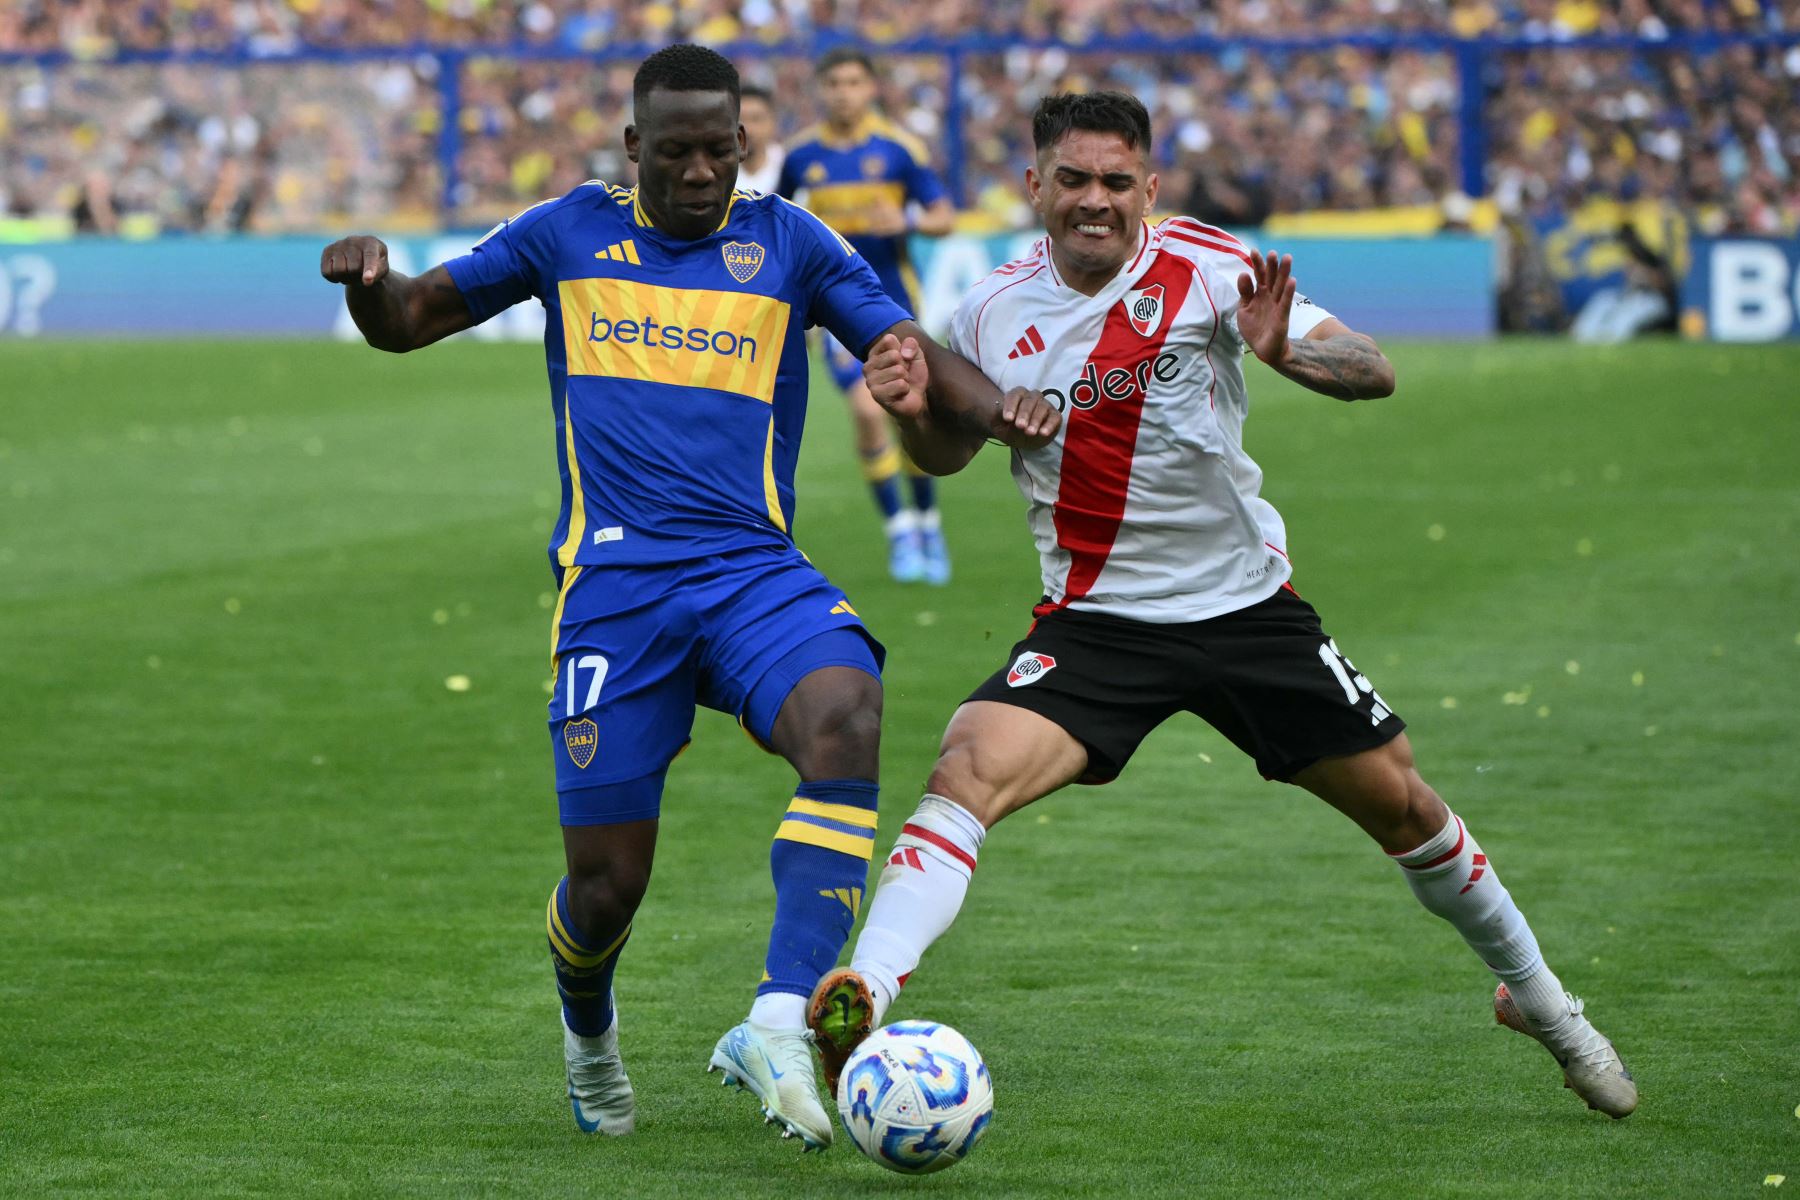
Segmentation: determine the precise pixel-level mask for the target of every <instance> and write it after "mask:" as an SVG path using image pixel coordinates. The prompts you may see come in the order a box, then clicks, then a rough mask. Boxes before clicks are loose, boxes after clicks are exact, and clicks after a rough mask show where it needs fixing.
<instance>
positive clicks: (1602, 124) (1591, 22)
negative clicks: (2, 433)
mask: <svg viewBox="0 0 1800 1200" xmlns="http://www.w3.org/2000/svg"><path fill="white" fill-rule="evenodd" d="M1375 30H1379V31H1382V32H1384V33H1407V32H1411V33H1428V34H1439V35H1445V34H1447V35H1450V36H1453V37H1459V38H1462V37H1476V36H1483V35H1514V36H1521V37H1530V38H1539V39H1543V40H1544V41H1545V42H1546V43H1551V44H1553V43H1554V42H1555V41H1556V40H1558V39H1564V38H1569V37H1576V36H1581V35H1586V34H1594V33H1617V34H1630V35H1634V36H1637V37H1642V38H1648V39H1656V38H1661V37H1664V36H1666V35H1668V34H1669V33H1671V32H1692V31H1731V32H1756V31H1762V32H1784V31H1800V0H1610V2H1607V3H1599V2H1596V0H1345V2H1331V0H1025V2H1023V3H1016V4H1004V5H999V4H991V3H989V4H981V3H977V2H976V0H943V2H940V3H933V4H931V5H916V4H908V3H904V2H903V0H856V2H848V3H847V2H843V0H837V2H832V0H647V2H645V0H633V2H630V3H627V2H625V0H8V2H6V3H0V53H4V52H13V53H57V52H62V53H66V54H68V55H70V56H72V58H71V60H70V61H68V62H64V63H59V64H57V65H53V66H46V65H41V64H34V63H31V62H28V61H22V60H16V61H14V62H12V63H5V62H0V215H10V216H13V217H23V218H31V217H59V216H66V217H69V218H72V219H73V221H74V223H75V225H76V227H77V228H79V229H83V230H97V231H103V232H112V231H119V230H121V229H123V230H126V231H153V230H161V231H176V230H207V231H224V230H254V231H279V230H317V229H322V228H332V227H341V226H344V225H349V224H367V223H370V222H381V223H383V225H384V226H385V227H389V228H396V229H399V228H406V227H424V226H429V225H436V224H441V223H443V221H444V219H445V213H444V212H443V210H442V207H441V205H442V201H443V184H444V181H443V179H442V166H441V163H440V161H439V158H438V154H439V140H440V135H441V133H442V132H443V123H444V121H445V120H447V119H453V120H455V121H456V122H457V129H458V131H459V132H460V135H461V137H460V152H459V154H458V156H457V159H456V172H457V186H456V188H455V189H454V192H453V196H452V209H453V211H452V212H451V213H450V214H449V216H450V219H451V221H452V222H453V223H459V224H471V225H473V224H482V223H487V222H490V221H491V220H493V219H494V218H496V217H497V216H500V215H504V214H505V213H507V212H510V211H513V210H515V209H517V208H519V207H521V206H522V205H523V204H526V203H530V202H532V201H535V200H537V199H539V198H541V197H543V196H546V195H552V194H556V193H559V192H561V191H563V190H566V189H567V188H568V187H571V186H573V185H574V184H576V183H578V182H580V181H581V180H583V179H588V178H606V179H612V180H622V181H626V182H629V181H630V177H631V176H630V167H629V164H628V163H626V162H625V161H624V159H623V155H622V153H621V152H620V149H619V131H620V129H621V128H622V126H623V125H624V123H625V121H626V116H627V113H628V111H629V98H630V80H631V72H632V66H631V64H629V63H617V64H596V63H595V62H593V61H591V60H586V59H579V58H578V59H564V60H554V59H521V58H518V57H516V56H507V55H506V54H504V53H503V52H501V51H500V50H499V48H500V47H504V46H516V45H520V44H530V45H537V46H542V47H546V48H550V49H561V50H566V51H569V52H572V53H573V52H581V51H593V50H595V49H598V48H602V47H605V46H608V45H616V44H620V43H636V42H646V43H660V42H666V41H669V40H673V39H677V38H684V39H691V40H699V41H704V42H709V43H714V44H718V43H724V42H749V43H759V42H760V43H770V44H773V43H779V42H783V41H787V40H791V39H805V38H811V37H816V36H818V35H819V34H821V33H824V32H836V33H850V34H855V35H857V36H859V37H861V38H863V39H865V40H866V41H868V42H870V43H871V44H874V45H880V44H882V43H884V42H893V41H895V40H897V39H899V38H901V37H906V38H914V37H919V36H926V37H942V38H963V37H967V36H969V35H971V34H987V35H993V36H995V37H997V38H1004V39H1045V40H1055V41H1057V42H1060V43H1061V45H1060V46H1054V47H1051V48H1024V47H1019V48H1013V49H1008V50H1003V51H998V52H993V53H982V52H970V53H968V54H967V56H966V57H965V58H964V60H963V71H962V76H961V83H960V89H959V95H958V96H957V97H955V99H956V100H957V101H959V103H958V104H957V105H953V104H952V103H951V101H952V97H951V95H950V89H951V73H950V69H949V62H948V59H947V58H946V57H945V56H943V55H941V54H928V53H907V54H900V53H895V54H892V55H886V56H882V59H881V66H882V69H883V73H884V80H883V92H884V102H885V105H886V107H887V109H888V111H889V113H890V114H891V115H892V116H893V117H894V118H895V119H896V120H898V121H899V122H901V123H902V124H903V125H905V126H906V127H907V128H909V129H910V130H912V132H914V133H915V134H917V135H918V136H919V137H921V138H922V139H923V140H924V141H925V142H926V143H927V144H929V145H931V146H933V147H934V148H936V149H937V151H938V152H939V153H940V154H941V153H942V148H943V147H944V146H945V145H946V134H947V130H946V128H945V123H946V121H947V119H949V117H948V114H950V113H951V112H953V111H956V110H958V109H960V112H961V114H962V115H961V120H962V125H961V132H962V136H963V144H964V146H965V148H966V161H965V163H964V170H963V173H962V178H961V179H960V180H957V181H954V182H955V183H957V184H960V186H961V189H962V195H963V197H964V200H965V202H966V204H967V205H968V206H969V207H970V208H971V209H973V210H975V211H976V212H978V213H980V214H983V215H984V216H985V217H986V218H987V220H988V221H989V223H990V224H992V225H995V226H1016V225H1020V224H1023V223H1025V222H1027V221H1028V219H1029V213H1028V211H1026V210H1025V209H1024V206H1023V203H1022V198H1021V194H1020V193H1021V187H1020V176H1021V174H1022V171H1023V168H1024V165H1025V163H1026V161H1027V159H1028V154H1029V129H1028V121H1027V116H1028V114H1029V112H1030V110H1031V107H1032V106H1033V105H1034V104H1035V103H1036V101H1037V99H1038V97H1039V96H1040V95H1042V94H1043V93H1045V92H1048V91H1053V90H1059V89H1064V88H1075V87H1101V86H1105V87H1119V88H1124V89H1127V90H1130V91H1132V92H1134V93H1136V94H1137V95H1139V96H1141V97H1142V98H1143V99H1144V100H1145V101H1146V103H1147V104H1149V106H1150V107H1151V110H1152V112H1153V115H1154V117H1155V119H1156V122H1157V134H1158V139H1159V144H1158V146H1157V150H1156V154H1157V158H1158V163H1159V168H1160V169H1161V170H1162V172H1163V176H1164V180H1163V187H1164V197H1165V201H1164V203H1165V205H1166V206H1167V207H1169V208H1171V209H1175V208H1179V209H1183V210H1186V211H1189V212H1192V213H1194V214H1196V215H1198V216H1201V217H1202V218H1204V219H1207V220H1211V221H1214V222H1218V223H1223V224H1256V223H1260V222H1261V221H1263V220H1264V219H1266V218H1268V217H1270V216H1272V215H1279V214H1292V213H1306V212H1315V211H1319V210H1344V209H1368V208H1375V207H1390V206H1437V205H1442V204H1444V203H1445V202H1446V201H1447V200H1448V201H1450V202H1451V209H1450V211H1451V214H1452V218H1453V219H1459V217H1458V213H1459V212H1460V210H1459V209H1457V208H1456V207H1455V202H1456V200H1457V193H1458V188H1459V182H1460V177H1459V172H1458V162H1459V157H1458V156H1459V146H1458V140H1459V122H1458V108H1459V104H1460V93H1461V84H1460V78H1459V74H1458V71H1457V63H1456V60H1455V55H1454V54H1453V53H1448V52H1444V51H1441V50H1430V49H1408V48H1380V47H1377V46H1373V45H1368V44H1347V45H1343V46H1338V47H1334V48H1330V49H1325V50H1307V51H1282V50H1276V49H1268V48H1262V49H1250V48H1235V49H1230V50H1227V51H1225V52H1223V53H1219V54H1212V55H1192V54H1183V55H1173V54H1159V53H1156V52H1154V50H1148V51H1144V52H1137V53H1114V52H1106V53H1100V52H1095V51H1093V50H1084V49H1083V47H1084V46H1085V45H1088V44H1091V43H1092V42H1093V41H1094V39H1096V38H1130V37H1136V38H1140V39H1166V38H1170V37H1178V36H1186V35H1193V34H1217V35H1229V36H1246V37H1258V36H1267V37H1280V36H1290V37H1291V36H1294V35H1296V34H1308V35H1313V34H1323V35H1366V34H1368V33H1370V32H1371V31H1375ZM416 43H431V44H434V45H439V46H447V47H459V48H463V49H465V50H466V52H467V54H468V57H467V58H466V59H465V60H464V62H463V63H462V65H461V67H460V74H459V76H458V80H457V82H458V88H457V91H458V93H459V98H460V105H459V110H458V111H457V112H456V113H454V114H446V113H445V112H443V110H442V94H443V93H442V90H441V88H440V83H441V80H440V78H439V73H440V72H441V71H443V70H444V69H446V68H445V60H443V59H442V58H440V57H437V56H434V55H430V54H423V53H416V52H411V51H400V52H397V53H396V55H395V57H393V58H391V59H381V60H375V61H358V62H337V63H332V62H323V61H316V60H315V61H305V60H302V61H297V62H266V63H265V62H257V61H255V60H257V59H260V58H265V57H268V56H275V55H287V54H291V53H293V52H295V51H297V50H300V49H303V48H306V47H323V48H370V47H376V48H379V47H389V46H393V47H402V46H408V45H412V44H416ZM484 48H492V50H493V52H492V53H491V54H484ZM165 49H167V50H197V51H228V52H234V53H239V54H243V55H245V56H246V57H247V58H248V59H249V60H250V61H249V62H248V64H247V65H243V66H233V67H222V66H218V65H208V64H204V63H162V64H136V65H132V64H126V65H120V64H116V63H109V62H107V61H106V60H107V59H108V58H109V57H112V56H114V55H115V54H116V53H118V52H120V51H131V50H165ZM737 57H738V60H739V65H740V66H741V67H742V68H743V69H744V72H745V75H746V77H747V78H749V79H751V80H753V81H756V82H760V83H763V84H765V85H768V86H770V87H771V88H772V90H773V91H774V93H775V95H776V96H777V98H778V103H779V105H780V106H781V112H780V113H779V119H780V122H781V126H782V129H783V131H784V133H786V134H788V135H791V134H793V133H794V132H796V131H797V130H798V129H799V128H801V127H802V126H805V125H807V124H809V123H811V122H812V120H813V119H814V111H813V100H812V90H811V87H810V75H811V67H810V63H808V62H807V61H805V60H804V59H801V58H797V57H793V56H791V55H790V56H782V55H780V54H777V53H770V54H768V55H761V56H759V55H755V54H751V53H740V54H738V56H737ZM1481 86H1482V88H1483V91H1484V96H1483V104H1484V112H1485V131H1486V137H1487V142H1488V145H1487V162H1488V186H1489V190H1490V192H1491V194H1492V195H1493V196H1494V197H1495V199H1496V200H1497V201H1498V202H1499V204H1500V207H1501V210H1502V211H1503V212H1514V213H1518V212H1530V211H1533V210H1537V209H1542V208H1547V207H1562V208H1573V207H1576V206H1579V205H1580V204H1582V203H1583V202H1584V201H1586V200H1589V199H1591V198H1595V197H1601V198H1608V199H1617V200H1628V201H1629V200H1641V199H1653V200H1661V201H1666V202H1668V203H1670V204H1672V205H1675V206H1678V207H1679V208H1680V209H1681V210H1682V211H1684V212H1685V213H1688V214H1690V217H1691V220H1692V222H1693V224H1694V225H1695V226H1696V227H1697V228H1699V229H1701V230H1703V231H1706V232H1723V231H1735V232H1764V233H1781V232H1787V233H1792V232H1794V231H1795V230H1797V229H1800V99H1797V97H1800V46H1797V45H1793V44H1789V45H1785V46H1775V47H1744V46H1740V47H1734V48H1730V49H1727V50H1724V51H1722V52H1719V53H1716V54H1708V55H1704V56H1696V55H1690V54H1687V53H1678V52H1672V51H1658V50H1656V49H1654V48H1647V49H1641V50H1631V51H1624V50H1598V49H1592V48H1579V49H1572V48H1567V47H1563V48H1552V46H1550V45H1547V46H1546V47H1545V48H1541V49H1540V48H1532V49H1508V50H1498V51H1495V52H1494V53H1493V56H1492V57H1491V59H1490V67H1489V70H1488V72H1487V77H1486V78H1485V79H1483V80H1482V82H1481ZM940 166H942V163H940Z"/></svg>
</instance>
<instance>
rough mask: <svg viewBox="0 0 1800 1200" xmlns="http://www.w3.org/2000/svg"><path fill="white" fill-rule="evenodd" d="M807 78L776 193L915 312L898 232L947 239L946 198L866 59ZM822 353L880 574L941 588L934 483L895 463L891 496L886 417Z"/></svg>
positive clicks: (892, 456) (896, 458) (843, 359)
mask: <svg viewBox="0 0 1800 1200" xmlns="http://www.w3.org/2000/svg"><path fill="white" fill-rule="evenodd" d="M814 78H815V79H816V80H817V81H818V85H819V98H820V101H821V103H822V105H823V107H824V109H825V121H824V123H823V124H821V125H818V126H815V127H814V128H812V129H809V130H807V131H806V132H804V133H802V134H801V135H799V136H798V137H797V138H795V139H794V142H793V144H792V145H791V146H790V147H789V148H788V152H787V159H786V161H785V162H784V163H783V164H782V169H781V182H780V184H779V187H778V190H779V191H780V193H781V194H782V195H783V196H786V197H788V198H789V199H794V198H796V197H798V198H799V199H800V200H801V202H802V203H804V204H805V205H806V207H807V208H809V209H811V210H812V211H813V213H814V214H816V215H817V216H818V217H819V218H820V219H822V220H823V221H824V222H825V223H826V224H827V225H829V226H831V227H832V228H833V229H835V230H837V231H838V232H839V233H841V234H843V235H844V236H845V237H846V238H848V239H849V240H850V244H851V245H853V246H855V247H856V249H857V250H858V251H859V252H860V253H861V254H862V256H863V257H864V258H865V259H867V260H868V261H869V265H870V266H872V267H874V268H875V273H876V274H877V275H879V276H880V277H881V283H882V286H883V287H885V288H886V289H887V293H888V295H889V296H891V297H893V299H894V302H895V303H897V304H899V305H900V306H901V307H902V308H905V309H906V310H907V311H908V312H916V311H917V308H918V304H917V300H916V298H915V294H914V293H915V290H916V289H914V288H913V287H912V286H911V285H910V283H909V277H910V276H911V275H912V267H911V264H910V263H909V262H908V261H907V248H906V239H907V235H908V234H911V233H922V234H927V235H929V236H931V237H942V236H943V235H944V234H946V233H949V232H950V226H951V223H952V221H953V220H954V219H955V215H956V214H955V212H954V210H953V209H952V208H951V205H950V198H949V196H948V194H946V192H945V191H944V185H943V183H942V182H941V181H940V180H939V179H938V177H937V174H936V173H935V172H934V171H932V169H931V165H930V164H931V156H930V155H929V154H928V153H927V152H926V150H925V147H924V146H923V145H921V144H920V142H919V140H918V139H917V138H915V137H913V136H912V135H911V134H910V133H908V132H906V131H905V130H904V129H901V128H900V127H899V126H897V125H895V124H894V123H893V122H892V121H890V120H888V119H887V118H886V117H884V116H882V115H881V113H880V112H879V111H877V109H876V106H875V100H876V77H875V64H874V62H873V61H872V60H871V59H870V58H869V56H868V55H866V54H864V53H863V52H862V51H860V50H856V49H853V48H850V47H841V48H839V49H836V50H833V51H831V52H830V53H828V54H826V55H825V56H824V57H823V58H821V59H820V60H819V63H818V66H817V68H815V71H814ZM825 352H826V358H827V361H828V362H829V363H830V365H831V376H832V378H833V379H835V380H836V381H837V385H838V387H840V388H842V389H843V392H844V396H845V398H846V399H847V400H848V401H849V402H850V410H851V415H852V417H853V419H854V421H855V424H856V449H857V453H858V454H859V455H860V456H861V457H862V466H863V475H864V477H865V478H866V479H867V480H868V481H869V488H870V490H871V491H872V492H873V493H874V496H875V506H876V508H878V509H879V510H880V511H881V517H882V521H883V523H884V524H885V526H886V529H887V537H888V570H889V572H890V573H891V574H892V575H893V577H894V578H895V579H898V580H900V581H902V582H905V583H913V582H917V581H919V580H921V579H922V580H924V581H925V582H927V583H933V584H943V583H948V582H949V581H950V554H949V550H948V548H947V547H946V546H945V543H944V534H943V527H942V522H941V520H940V518H939V516H938V508H937V481H936V480H934V479H932V478H931V477H930V476H929V475H926V474H924V473H922V472H919V471H916V470H911V469H910V467H911V464H905V465H906V466H907V467H908V468H909V471H908V476H909V478H908V483H909V485H910V487H909V490H910V492H911V497H910V499H911V505H910V507H909V506H908V504H907V497H904V496H902V495H901V491H900V474H901V469H902V465H903V464H902V458H901V454H900V451H899V449H898V448H897V447H896V445H895V443H894V440H893V437H892V435H891V433H890V425H889V422H888V418H887V415H886V414H885V413H883V412H882V411H881V406H880V405H878V404H876V403H875V402H874V401H873V400H871V399H870V398H869V387H868V384H867V383H865V382H864V380H863V376H862V364H861V363H860V362H858V361H857V359H856V356H855V355H853V354H851V353H850V352H849V351H847V350H846V349H844V347H843V345H842V344H841V343H839V342H838V341H836V340H835V339H833V338H831V337H830V336H826V338H825Z"/></svg>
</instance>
